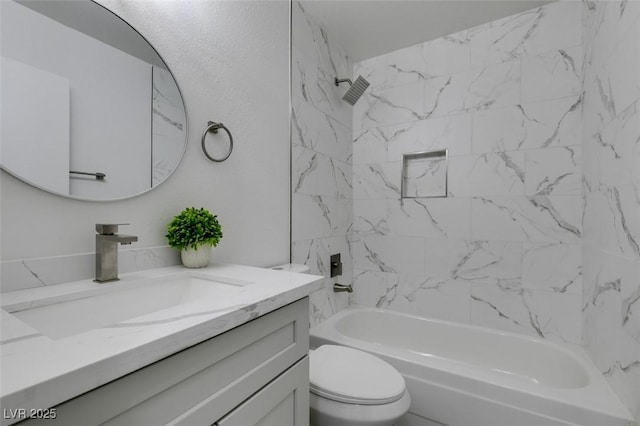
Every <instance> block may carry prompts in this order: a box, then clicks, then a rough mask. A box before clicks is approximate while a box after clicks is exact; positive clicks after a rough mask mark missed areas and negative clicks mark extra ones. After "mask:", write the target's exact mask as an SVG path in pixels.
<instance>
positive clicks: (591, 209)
mask: <svg viewBox="0 0 640 426" xmlns="http://www.w3.org/2000/svg"><path fill="white" fill-rule="evenodd" d="M582 11H583V18H582V19H583V22H584V28H585V32H584V59H583V63H584V90H585V94H584V106H583V140H584V145H583V149H584V179H583V188H584V194H585V210H584V236H583V244H582V250H583V252H582V253H583V259H584V262H583V263H584V270H583V275H584V278H583V280H584V299H583V305H582V321H583V323H582V328H583V330H584V331H583V334H584V343H585V346H586V348H587V350H588V352H589V354H590V355H591V358H592V359H593V361H594V362H595V364H596V365H597V367H598V368H599V369H600V371H602V373H603V374H604V375H605V377H607V379H608V380H609V383H610V384H611V385H612V387H613V388H614V390H615V391H616V392H617V393H618V395H619V396H620V397H621V399H622V400H623V401H624V402H625V403H626V405H627V406H628V407H629V408H630V410H631V412H632V413H633V414H635V416H636V418H637V419H640V2H637V1H625V2H619V1H611V2H600V1H598V2H593V1H585V2H584V3H583V5H582Z"/></svg>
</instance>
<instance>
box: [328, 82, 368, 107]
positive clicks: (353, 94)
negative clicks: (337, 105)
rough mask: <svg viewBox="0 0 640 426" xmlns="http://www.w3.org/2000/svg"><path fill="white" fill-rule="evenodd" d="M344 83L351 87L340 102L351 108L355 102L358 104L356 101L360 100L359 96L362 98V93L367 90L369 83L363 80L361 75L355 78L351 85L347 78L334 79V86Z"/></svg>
mask: <svg viewBox="0 0 640 426" xmlns="http://www.w3.org/2000/svg"><path fill="white" fill-rule="evenodd" d="M345 81H346V82H347V83H349V85H351V87H350V88H349V90H347V93H345V94H344V96H343V97H342V100H343V101H345V102H346V103H348V104H349V105H351V106H353V105H355V104H356V102H358V99H360V96H362V94H363V93H364V91H365V90H367V87H369V82H368V81H367V80H365V79H364V77H362V76H361V75H359V76H358V78H356V81H355V82H354V83H352V82H351V80H349V79H348V78H343V79H338V77H336V79H335V83H336V86H339V85H340V83H344V82H345Z"/></svg>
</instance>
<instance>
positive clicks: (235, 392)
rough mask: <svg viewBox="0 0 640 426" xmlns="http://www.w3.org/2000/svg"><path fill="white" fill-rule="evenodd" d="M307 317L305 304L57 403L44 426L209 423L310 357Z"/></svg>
mask: <svg viewBox="0 0 640 426" xmlns="http://www.w3.org/2000/svg"><path fill="white" fill-rule="evenodd" d="M308 318H309V304H308V299H307V298H305V299H302V300H299V301H297V302H294V303H292V304H290V305H287V306H285V307H282V308H280V309H278V310H276V311H274V312H271V313H269V314H266V315H264V316H262V317H260V318H257V319H255V320H253V321H251V322H248V323H246V324H244V325H241V326H239V327H236V328H234V329H232V330H230V331H228V332H226V333H223V334H221V335H219V336H216V337H214V338H212V339H209V340H207V341H204V342H202V343H200V344H198V345H196V346H193V347H191V348H188V349H185V350H184V351H182V352H179V353H177V354H175V355H172V356H170V357H168V358H165V359H163V360H160V361H158V362H156V363H154V364H152V365H150V366H148V367H145V368H143V369H141V370H138V371H136V372H133V373H131V374H129V375H127V376H124V377H122V378H120V379H118V380H115V381H113V382H111V383H108V384H106V385H104V386H101V387H99V388H97V389H95V390H93V391H91V392H88V393H86V394H84V395H81V396H79V397H77V398H75V399H72V400H70V401H67V402H65V403H63V404H60V405H58V406H57V407H56V413H57V418H56V419H55V420H45V422H46V424H47V425H49V426H51V425H58V424H59V425H75V424H78V425H80V424H82V425H93V424H107V425H113V426H115V425H127V426H129V425H133V424H135V425H141V426H144V425H163V424H189V425H196V424H206V425H210V424H211V423H213V422H214V421H216V420H217V419H219V418H221V417H222V416H223V415H224V414H226V413H228V412H229V411H230V410H232V409H233V408H234V407H236V406H238V405H239V404H240V403H242V401H244V400H246V399H247V398H249V397H250V396H251V395H252V394H254V393H255V392H256V391H257V390H258V389H260V388H261V387H263V386H265V385H266V384H267V383H269V382H270V381H271V380H273V379H274V378H275V377H277V376H278V375H279V374H280V373H282V372H283V371H284V370H286V369H287V368H288V367H290V366H291V365H293V364H294V363H295V362H296V361H298V360H300V359H301V358H303V357H304V356H306V355H307V353H308V350H309V319H308ZM193 413H198V415H197V416H195V415H194V414H193ZM186 418H191V419H192V420H194V419H196V418H198V419H202V423H200V422H199V421H198V422H195V420H194V421H189V422H184V421H183V419H186ZM205 419H206V420H205ZM23 423H27V424H32V423H33V424H38V421H37V420H27V421H25V422H23ZM21 424H22V423H21Z"/></svg>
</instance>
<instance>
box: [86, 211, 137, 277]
mask: <svg viewBox="0 0 640 426" xmlns="http://www.w3.org/2000/svg"><path fill="white" fill-rule="evenodd" d="M118 225H128V223H97V224H96V232H97V233H98V234H97V235H96V279H95V280H94V281H95V282H98V283H106V282H109V281H118V280H119V278H118V244H131V243H133V242H135V241H138V237H137V236H135V235H120V234H117V232H118Z"/></svg>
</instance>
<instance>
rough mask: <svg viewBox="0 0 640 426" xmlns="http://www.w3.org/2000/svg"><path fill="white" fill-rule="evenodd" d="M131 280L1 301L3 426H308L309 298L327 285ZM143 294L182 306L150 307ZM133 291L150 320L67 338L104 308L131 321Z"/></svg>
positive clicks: (238, 269)
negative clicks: (124, 314) (17, 425)
mask: <svg viewBox="0 0 640 426" xmlns="http://www.w3.org/2000/svg"><path fill="white" fill-rule="evenodd" d="M125 275H126V276H123V277H121V278H122V281H121V282H119V283H117V284H116V285H117V286H119V287H112V288H113V289H115V290H111V289H110V288H108V287H105V286H110V285H112V284H107V285H105V284H102V285H100V284H95V283H91V282H88V281H87V282H85V281H82V282H77V283H69V284H62V285H58V286H52V287H50V288H44V289H32V290H25V291H20V292H12V293H6V294H4V295H3V300H2V344H1V345H0V352H1V355H2V408H3V416H2V424H3V425H5V424H6V425H9V424H14V423H17V422H19V421H22V423H21V424H39V423H43V424H44V423H46V424H48V425H55V424H60V425H71V424H82V425H90V424H109V425H132V424H136V425H159V424H185V425H200V424H202V425H211V424H216V425H220V426H222V425H226V426H229V425H238V426H240V425H242V426H245V425H252V424H263V425H270V424H272V425H306V424H308V398H309V396H308V393H309V387H308V386H309V385H308V383H309V382H308V368H309V367H308V356H307V353H308V348H309V323H308V316H309V313H308V312H309V311H308V309H309V307H308V298H307V297H306V296H308V294H309V293H310V292H312V291H314V290H316V289H317V286H318V285H319V280H318V279H319V278H320V277H316V276H311V275H302V274H295V273H289V272H283V271H272V270H266V269H261V268H252V267H245V266H238V265H215V266H211V267H209V268H205V269H203V270H198V271H197V272H190V271H186V270H185V269H184V268H180V267H171V268H162V269H157V270H153V271H145V272H141V273H135V274H125ZM174 283H178V284H177V285H174ZM227 286H232V287H229V288H227ZM54 287H55V288H54ZM176 289H178V290H176ZM212 289H215V291H213V292H212V293H209V294H207V291H210V290H212ZM139 291H145V292H147V293H146V295H147V298H149V299H156V300H160V301H162V300H163V298H164V297H165V294H167V293H171V296H170V297H168V298H167V299H168V300H169V299H170V300H172V301H173V302H172V303H173V304H172V305H171V306H168V307H167V306H163V307H161V308H159V309H158V308H157V307H155V306H153V307H148V306H147V307H145V308H140V305H145V300H144V298H142V299H141V298H140V297H139V294H136V292H139ZM176 291H178V293H176ZM123 292H124V293H126V296H125V297H123V298H122V299H125V298H126V299H130V298H131V296H135V297H137V303H136V305H137V306H138V308H137V309H138V311H136V310H135V309H134V311H131V312H135V314H133V315H136V314H137V313H140V312H142V311H144V310H146V311H147V312H146V313H143V314H142V315H138V316H134V317H131V318H126V319H115V320H114V318H113V317H108V319H107V320H105V321H107V324H102V323H100V322H99V321H98V322H93V323H92V322H91V321H88V323H89V325H85V326H83V327H80V328H78V329H74V328H73V327H70V328H69V327H67V331H66V332H61V331H60V330H57V327H60V326H61V324H64V323H66V324H74V321H70V319H69V318H65V315H68V316H70V317H73V316H77V315H81V316H86V317H87V318H89V317H90V316H91V315H90V314H91V312H87V311H83V310H85V309H93V310H94V311H95V315H96V316H98V317H100V316H101V315H100V312H98V311H97V310H96V307H95V306H94V305H95V304H100V303H105V302H107V301H108V302H107V303H111V302H113V301H114V300H116V301H117V302H118V303H119V306H112V308H113V309H115V310H118V311H120V309H119V307H122V310H124V311H125V312H127V309H129V307H128V306H126V305H127V304H126V303H125V302H124V301H123V300H118V297H121V296H120V294H122V293H123ZM154 292H155V296H154ZM45 293H47V294H46V296H45V295H44V294H45ZM53 293H55V294H53ZM114 293H115V295H114ZM216 296H217V297H216ZM105 297H106V298H105ZM91 299H95V300H93V301H91ZM90 301H91V302H90ZM84 303H92V304H94V305H87V306H81V307H80V308H77V305H82V304H84ZM57 306H63V310H64V312H65V313H62V312H63V310H60V311H59V312H58V314H57V315H56V316H55V317H53V316H51V314H52V313H54V312H56V311H54V309H56V307H57ZM29 311H33V313H29V314H24V312H29ZM36 311H38V312H41V313H42V316H43V317H44V316H45V315H49V316H50V318H51V321H48V322H47V321H41V319H40V316H39V315H40V314H39V313H38V312H36ZM59 321H62V322H61V323H58V322H59ZM80 322H81V323H82V322H83V321H80ZM50 323H53V326H51V327H50ZM87 327H89V329H86V328H87ZM69 333H71V334H69ZM21 410H22V411H21ZM25 417H31V418H29V419H27V420H25Z"/></svg>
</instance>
